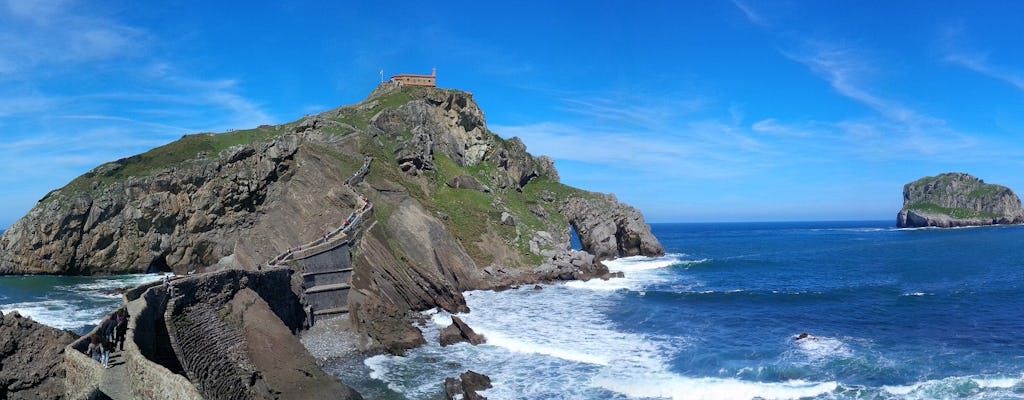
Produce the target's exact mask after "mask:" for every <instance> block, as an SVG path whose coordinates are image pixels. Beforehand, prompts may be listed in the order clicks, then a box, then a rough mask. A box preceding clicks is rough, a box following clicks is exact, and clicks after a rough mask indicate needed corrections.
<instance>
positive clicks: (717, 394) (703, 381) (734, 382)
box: [595, 373, 839, 400]
mask: <svg viewBox="0 0 1024 400" xmlns="http://www.w3.org/2000/svg"><path fill="white" fill-rule="evenodd" d="M595 384H597V385H599V386H601V387H603V388H606V389H608V390H611V391H614V392H617V393H621V394H624V395H626V396H629V397H633V398H665V399H673V400H696V399H701V400H703V399H715V400H730V399H737V400H741V399H742V400H749V399H765V400H769V399H797V398H809V397H816V396H820V395H823V394H827V393H831V392H832V391H834V390H836V388H838V387H839V384H838V383H837V382H809V381H804V380H791V381H786V382H752V381H744V380H740V379H730V378H691V377H686V376H682V375H677V374H671V373H661V374H654V375H650V374H637V375H635V376H615V377H607V378H601V379H597V380H595Z"/></svg>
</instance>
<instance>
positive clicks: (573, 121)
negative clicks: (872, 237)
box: [0, 0, 1024, 227]
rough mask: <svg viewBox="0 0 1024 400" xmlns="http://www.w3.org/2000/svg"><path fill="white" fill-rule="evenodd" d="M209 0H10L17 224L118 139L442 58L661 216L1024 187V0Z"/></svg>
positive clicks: (352, 92)
mask: <svg viewBox="0 0 1024 400" xmlns="http://www.w3.org/2000/svg"><path fill="white" fill-rule="evenodd" d="M212 3H217V2H198V1H194V2H193V1H163V2H136V1H118V0H111V1H95V2H89V1H75V0H66V1H45V2H43V1H36V0H0V154H2V155H3V157H4V159H5V161H6V162H5V163H4V165H5V167H6V168H5V169H6V173H4V174H0V227H6V226H9V225H10V224H11V223H13V222H14V221H15V220H16V219H17V218H19V217H20V216H22V215H24V214H25V213H26V212H27V211H28V210H29V209H30V208H31V207H32V206H33V204H35V202H36V201H37V200H39V199H40V198H41V197H42V196H43V195H45V194H46V193H47V192H48V191H50V190H52V189H55V188H58V187H60V186H63V185H64V184H65V183H67V182H68V181H70V180H71V179H72V178H74V177H75V176H77V175H79V174H81V173H83V172H86V171H88V170H89V169H91V168H93V167H95V166H96V165H99V164H101V163H103V162H106V161H110V160H114V159H117V158H121V157H125V156H129V155H132V154H136V153H140V152H143V151H145V150H148V149H150V148H152V147H155V146H158V145H161V144H164V143H167V142H169V141H172V140H175V139H177V138H180V137H181V136H182V135H184V134H189V133H196V132H203V131H215V132H221V131H225V130H228V129H238V128H249V127H254V126H257V125H260V124H276V123H284V122H289V121H293V120H296V119H299V118H301V117H302V116H303V115H305V114H309V113H314V112H319V111H324V110H328V109H331V108H335V107H338V106H341V105H346V104H351V103H355V102H358V101H360V100H362V99H363V98H365V97H366V95H367V94H369V92H370V91H371V90H372V89H373V88H374V87H375V86H376V84H377V83H378V82H379V75H378V72H379V71H380V70H381V69H383V70H384V72H385V74H386V75H388V76H390V75H393V74H398V73H429V71H430V68H432V67H437V69H438V75H439V78H438V82H439V84H440V85H441V86H443V87H449V88H457V89H462V90H467V91H471V92H473V93H474V96H475V98H476V99H477V101H478V102H479V103H480V105H481V107H483V109H484V111H485V113H486V114H487V120H488V124H489V126H490V128H491V129H492V130H493V131H495V132H497V133H498V134H500V135H501V136H503V137H511V136H519V137H521V138H522V139H523V140H524V142H525V143H526V145H527V147H528V149H529V150H530V152H531V153H533V154H535V155H540V154H547V155H550V156H552V157H553V158H554V159H555V160H556V165H557V167H558V168H559V171H560V172H561V175H562V179H563V181H564V182H565V183H568V184H571V185H574V186H578V187H582V188H586V189H590V190H596V191H602V192H614V193H615V194H616V195H617V196H618V197H619V199H620V200H622V201H625V202H628V203H630V204H633V205H635V206H637V207H639V208H640V209H641V210H642V211H643V212H644V213H645V214H646V215H647V217H648V220H649V221H654V222H672V221H680V222H687V221H763V220H821V219H833V220H841V219H894V218H895V214H896V212H897V211H898V210H899V208H900V206H901V204H902V186H903V184H904V183H906V182H909V181H912V180H914V179H917V178H919V177H922V176H927V175H935V174H937V173H941V172H947V171H964V172H968V173H971V174H974V175H976V176H978V177H981V178H983V179H985V180H986V181H987V182H994V183H1000V184H1004V185H1006V186H1009V187H1011V188H1014V189H1016V190H1018V191H1024V175H1022V174H1021V173H1020V171H1022V168H1021V167H1022V164H1024V162H1022V161H1024V112H1022V110H1024V59H1022V57H1024V42H1022V41H1021V40H1020V37H1022V33H1024V32H1022V30H1024V29H1022V28H1020V18H1021V17H1022V16H1024V3H1018V2H974V3H964V2H934V1H903V2H863V1H859V2H852V1H850V2H838V1H836V2H831V1H830V2H824V1H813V0H812V1H791V0H784V1H752V0H732V1H730V0H724V1H669V2H654V1H652V2H625V1H618V2H615V1H586V2H583V1H580V2H568V1H567V2H547V1H544V2H540V1H538V2H514V3H512V4H505V5H489V4H488V3H483V4H485V5H481V2H468V1H467V2H462V1H454V2H442V3H437V4H428V3H424V2H408V3H403V2H388V3H380V2H351V3H352V4H349V3H350V2H303V1H290V2H282V4H278V2H256V3H252V4H249V3H247V4H246V5H244V6H239V5H234V4H233V3H228V4H224V5H219V4H212ZM360 3H379V4H360Z"/></svg>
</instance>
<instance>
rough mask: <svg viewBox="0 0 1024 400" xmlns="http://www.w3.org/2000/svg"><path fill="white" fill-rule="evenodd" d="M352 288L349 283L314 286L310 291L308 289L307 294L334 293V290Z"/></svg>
mask: <svg viewBox="0 0 1024 400" xmlns="http://www.w3.org/2000/svg"><path fill="white" fill-rule="evenodd" d="M351 287H352V286H351V285H349V284H347V283H335V284H333V285H320V286H313V287H311V288H309V289H306V294H311V293H320V292H329V291H332V290H342V289H348V288H351Z"/></svg>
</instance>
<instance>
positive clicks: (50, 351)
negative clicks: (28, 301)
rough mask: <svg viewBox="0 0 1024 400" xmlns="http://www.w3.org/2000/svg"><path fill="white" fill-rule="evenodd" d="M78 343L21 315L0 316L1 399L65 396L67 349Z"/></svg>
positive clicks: (73, 338) (65, 332)
mask: <svg viewBox="0 0 1024 400" xmlns="http://www.w3.org/2000/svg"><path fill="white" fill-rule="evenodd" d="M75 339H78V336H77V335H75V334H74V333H71V332H68V331H64V330H60V329H56V328H51V327H48V326H46V325H43V324H40V323H38V322H35V321H33V320H31V319H28V318H24V317H22V316H21V315H20V314H18V313H17V312H11V313H7V314H2V313H0V399H12V400H15V399H44V398H48V399H52V398H60V397H61V396H63V394H64V356H63V353H64V346H67V345H68V344H70V343H71V342H73V341H75Z"/></svg>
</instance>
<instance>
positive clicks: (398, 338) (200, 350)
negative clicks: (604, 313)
mask: <svg viewBox="0 0 1024 400" xmlns="http://www.w3.org/2000/svg"><path fill="white" fill-rule="evenodd" d="M573 231H575V232H576V233H577V234H578V236H579V238H580V242H581V243H582V249H581V250H573V249H572V248H571V245H570V235H571V232H573ZM663 254H664V250H663V249H662V246H661V244H660V243H659V242H658V240H657V239H656V238H655V237H654V236H653V235H652V234H651V232H650V227H649V226H648V225H647V223H646V222H645V221H644V219H643V216H642V215H641V214H640V212H639V211H638V210H636V209H634V208H632V207H630V206H628V205H625V204H622V203H620V202H618V200H617V199H616V198H615V196H614V195H610V194H600V193H593V192H588V191H585V190H581V189H577V188H573V187H570V186H567V185H564V184H562V183H560V182H559V176H558V172H557V171H556V169H555V167H554V163H553V161H552V160H551V159H549V158H547V157H543V156H542V157H534V156H533V155H531V154H529V153H528V152H527V151H526V146H525V145H524V144H523V143H522V141H520V140H519V139H518V138H512V139H508V140H506V139H502V138H501V137H499V136H498V135H496V134H495V133H493V132H491V131H490V130H489V129H488V128H487V126H486V124H485V118H484V114H483V112H482V111H481V110H480V108H479V107H478V106H477V104H476V102H475V101H474V100H473V97H472V95H471V94H469V93H467V92H462V91H458V90H447V89H440V88H434V87H414V86H405V85H402V84H401V83H398V82H388V83H384V84H382V85H381V86H380V87H378V88H377V89H376V90H375V91H374V92H373V93H372V94H371V95H370V96H369V97H368V98H367V99H366V100H365V101H363V102H360V103H359V104H355V105H351V106H345V107H341V108H339V109H335V110H331V111H327V112H324V113H321V114H318V115H312V116H307V117H305V118H302V119H301V120H298V121H295V122H292V123H287V124H283V125H278V126H260V127H258V128H255V129H249V130H239V131H232V132H228V133H221V134H214V133H202V134H195V135H186V136H184V137H182V138H181V139H180V140H178V141H175V142H173V143H170V144H167V145H165V146H161V147H158V148H156V149H153V150H151V151H149V152H146V153H143V154H140V155H136V156H133V157H128V158H125V159H121V160H117V161H114V162H110V163H107V164H103V165H101V166H99V167H97V168H95V169H93V170H92V171H90V172H88V173H86V174H84V175H82V176H80V177H78V178H76V179H75V180H73V181H72V182H70V183H69V184H68V185H66V186H65V187H63V188H60V189H57V190H54V191H53V192H51V193H49V194H47V195H46V196H45V197H44V198H42V199H41V200H40V201H39V203H38V204H37V205H36V206H35V207H34V208H33V209H32V210H31V211H30V212H29V213H28V214H27V215H26V216H25V217H23V218H22V219H20V220H19V221H17V222H16V223H15V224H14V225H13V226H11V227H10V228H9V229H8V230H7V231H5V232H4V233H3V235H2V236H0V273H3V274H78V275H82V274H88V275H94V274H120V273H135V272H174V273H175V274H176V275H179V278H178V279H176V280H174V281H173V283H172V284H170V285H163V286H162V285H159V284H155V285H148V286H143V287H139V288H135V289H132V290H129V291H127V292H126V293H125V294H124V301H125V308H124V309H125V310H126V311H127V313H128V314H129V315H130V316H131V319H130V321H131V323H130V330H129V333H128V344H127V345H126V351H125V355H124V359H125V363H126V364H127V367H126V370H127V371H126V372H118V371H119V370H118V368H116V367H115V368H113V369H111V370H107V371H103V370H101V369H99V368H100V367H98V366H97V364H96V363H94V362H92V361H91V360H89V359H88V357H87V356H85V355H84V354H83V353H82V351H83V350H84V348H85V345H86V344H87V343H86V339H87V338H85V337H83V338H82V339H79V340H77V341H75V342H74V343H72V344H70V345H68V346H67V347H66V348H65V351H64V363H63V368H64V369H66V376H67V378H66V379H65V387H66V392H65V393H64V397H66V398H92V397H95V396H99V395H101V394H102V395H106V396H108V397H110V398H115V399H116V398H147V399H162V398H207V399H227V398H232V399H234V398H239V399H241V398H299V397H302V396H312V395H315V396H320V397H324V396H326V397H332V398H359V394H357V393H355V392H353V391H351V389H349V388H348V387H346V386H344V385H343V384H341V383H340V382H337V380H336V378H332V377H330V376H328V375H325V374H324V373H323V372H321V371H319V370H318V368H317V367H316V365H315V363H314V362H313V361H312V360H311V358H310V357H308V355H307V354H305V351H303V349H302V345H301V344H299V342H298V340H297V339H296V338H295V337H294V336H293V333H294V332H302V331H304V330H306V329H309V328H310V327H311V326H313V325H316V324H317V323H318V322H319V321H323V320H327V319H335V320H339V321H341V322H342V323H341V324H338V325H337V326H340V327H341V329H343V330H345V331H346V332H345V335H348V336H352V337H356V338H358V339H357V340H356V342H358V343H357V344H358V346H359V347H360V348H361V349H363V350H365V351H368V352H389V353H393V354H401V353H402V352H404V351H405V350H407V349H410V348H413V347H416V346H419V345H421V344H423V343H425V341H426V338H424V337H423V335H422V333H421V332H420V330H418V329H417V328H415V327H414V325H413V321H414V320H415V319H416V318H417V315H418V312H419V311H423V310H427V309H432V308H440V309H443V310H446V311H449V312H452V313H458V312H466V311H468V307H467V306H466V302H465V299H464V298H463V296H462V292H463V291H466V290H476V289H500V288H505V287H509V286H513V285H521V284H533V283H537V282H550V281H554V280H572V279H591V278H608V277H609V273H608V269H607V268H606V267H605V266H604V265H603V264H602V263H601V260H605V259H609V258H614V257H622V256H631V255H646V256H660V255H663ZM112 311H113V310H112ZM335 322H336V321H335ZM463 325H464V324H463ZM458 329H459V330H460V331H464V332H471V330H470V328H469V327H466V326H459V327H458ZM455 336H459V335H455ZM465 336H467V337H472V335H471V334H468V333H467V334H466V335H465ZM430 339H431V340H437V338H430ZM339 340H341V339H339ZM479 340H483V338H480V339H479ZM479 340H475V341H479ZM271 345H273V346H274V347H275V348H282V349H287V350H282V351H275V352H269V353H267V352H262V351H259V349H261V348H266V346H271ZM299 353H302V354H299ZM296 371H299V372H298V373H297V372H296ZM478 372H483V373H486V371H478ZM61 373H62V372H61V371H58V372H54V373H52V374H51V375H59V374H61ZM119 373H121V374H124V375H123V376H116V377H113V378H112V377H111V375H112V374H119ZM110 382H116V383H118V385H115V386H116V388H115V389H111V387H114V386H112V384H111V383H110ZM442 384H443V383H442V382H438V388H439V391H443V389H442ZM311 387H316V388H320V389H317V390H316V391H315V392H314V391H311V390H312V389H310V388H311Z"/></svg>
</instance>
